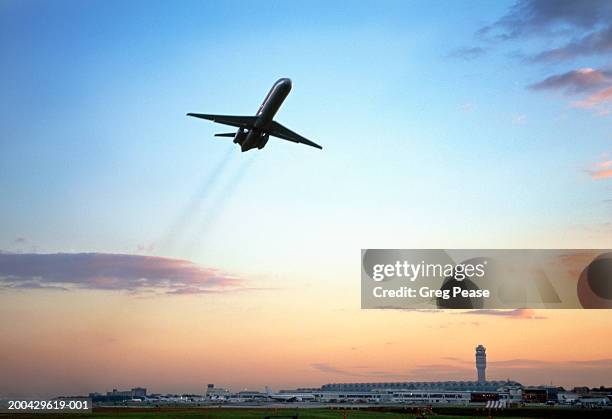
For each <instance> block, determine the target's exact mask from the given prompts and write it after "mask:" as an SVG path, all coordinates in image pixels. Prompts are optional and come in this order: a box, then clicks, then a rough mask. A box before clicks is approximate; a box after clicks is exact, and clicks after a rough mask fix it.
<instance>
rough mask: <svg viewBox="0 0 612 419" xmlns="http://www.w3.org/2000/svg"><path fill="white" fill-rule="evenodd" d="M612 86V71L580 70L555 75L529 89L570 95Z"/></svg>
mask: <svg viewBox="0 0 612 419" xmlns="http://www.w3.org/2000/svg"><path fill="white" fill-rule="evenodd" d="M610 84H612V71H609V70H595V69H592V68H580V69H578V70H571V71H568V72H566V73H562V74H555V75H553V76H550V77H547V78H545V79H544V80H542V81H539V82H537V83H534V84H532V85H530V86H528V87H529V89H531V90H564V91H565V92H566V93H568V94H576V93H583V92H587V91H593V90H596V89H598V88H601V87H603V86H608V85H610Z"/></svg>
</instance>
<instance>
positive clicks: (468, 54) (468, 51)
mask: <svg viewBox="0 0 612 419" xmlns="http://www.w3.org/2000/svg"><path fill="white" fill-rule="evenodd" d="M485 54H486V50H485V49H484V48H482V47H463V48H458V49H455V50H453V51H451V52H450V53H449V54H448V57H449V58H456V59H461V60H466V61H471V60H475V59H476V58H480V57H482V56H483V55H485Z"/></svg>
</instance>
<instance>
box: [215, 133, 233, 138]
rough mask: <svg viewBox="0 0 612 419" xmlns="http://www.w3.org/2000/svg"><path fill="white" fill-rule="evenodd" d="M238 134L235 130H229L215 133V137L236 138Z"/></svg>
mask: <svg viewBox="0 0 612 419" xmlns="http://www.w3.org/2000/svg"><path fill="white" fill-rule="evenodd" d="M235 136H236V133H235V132H227V133H225V134H215V137H232V138H234V137H235Z"/></svg>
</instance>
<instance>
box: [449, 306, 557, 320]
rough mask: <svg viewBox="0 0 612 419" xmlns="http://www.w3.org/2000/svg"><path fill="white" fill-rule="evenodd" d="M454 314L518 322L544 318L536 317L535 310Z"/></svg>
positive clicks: (462, 312)
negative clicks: (499, 318) (501, 318)
mask: <svg viewBox="0 0 612 419" xmlns="http://www.w3.org/2000/svg"><path fill="white" fill-rule="evenodd" d="M454 314H467V315H474V316H493V317H505V318H508V319H519V320H543V319H546V317H544V316H541V315H537V314H536V312H535V310H533V309H530V308H517V309H514V310H494V309H481V310H469V311H461V312H459V313H454Z"/></svg>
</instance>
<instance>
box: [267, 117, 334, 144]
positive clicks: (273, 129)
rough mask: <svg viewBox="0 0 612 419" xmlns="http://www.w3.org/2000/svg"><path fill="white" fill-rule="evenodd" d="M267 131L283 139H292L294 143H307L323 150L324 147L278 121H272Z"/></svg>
mask: <svg viewBox="0 0 612 419" xmlns="http://www.w3.org/2000/svg"><path fill="white" fill-rule="evenodd" d="M267 132H268V134H270V135H272V136H274V137H278V138H282V139H283V140H287V141H292V142H294V143H300V144H306V145H309V146H311V147H315V148H318V149H320V150H323V147H321V146H320V145H319V144H316V143H313V142H312V141H310V140H308V139H306V138H304V137H302V136H301V135H299V134H297V133H295V132H293V131H291V130H290V129H289V128H285V127H284V126H282V125H281V124H279V123H278V122H276V121H272V124H271V126H270V129H268V130H267Z"/></svg>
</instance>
